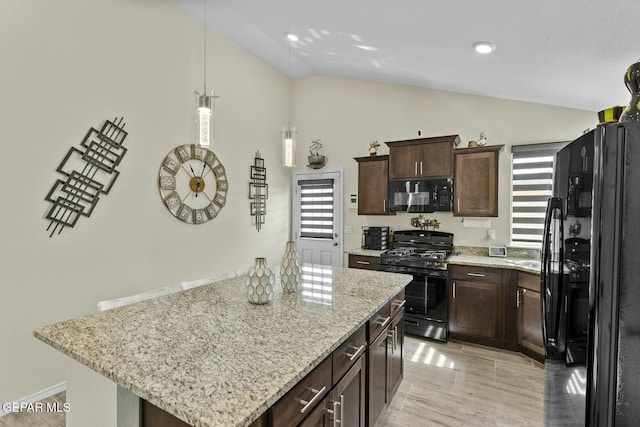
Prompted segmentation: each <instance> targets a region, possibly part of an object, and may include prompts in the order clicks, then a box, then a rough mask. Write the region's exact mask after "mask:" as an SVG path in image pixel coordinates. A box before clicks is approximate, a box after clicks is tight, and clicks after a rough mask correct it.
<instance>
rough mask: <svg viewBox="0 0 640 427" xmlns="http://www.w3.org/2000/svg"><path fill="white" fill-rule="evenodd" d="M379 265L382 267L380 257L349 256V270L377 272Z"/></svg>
mask: <svg viewBox="0 0 640 427" xmlns="http://www.w3.org/2000/svg"><path fill="white" fill-rule="evenodd" d="M378 265H380V258H378V257H375V256H366V255H354V254H349V268H361V269H364V270H377V269H378Z"/></svg>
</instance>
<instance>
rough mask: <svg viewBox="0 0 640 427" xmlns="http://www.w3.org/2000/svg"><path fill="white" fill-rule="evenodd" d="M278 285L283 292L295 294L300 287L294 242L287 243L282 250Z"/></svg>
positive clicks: (298, 265) (298, 266)
mask: <svg viewBox="0 0 640 427" xmlns="http://www.w3.org/2000/svg"><path fill="white" fill-rule="evenodd" d="M280 283H281V284H282V289H283V290H284V291H285V292H295V291H297V290H298V286H299V285H300V264H298V252H296V242H294V241H289V242H287V246H286V248H285V250H284V256H283V257H282V263H281V264H280Z"/></svg>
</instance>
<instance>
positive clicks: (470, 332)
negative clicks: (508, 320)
mask: <svg viewBox="0 0 640 427" xmlns="http://www.w3.org/2000/svg"><path fill="white" fill-rule="evenodd" d="M449 298H450V299H449V332H450V333H451V335H452V337H454V336H455V335H459V336H463V337H464V338H479V339H485V340H489V341H491V342H492V343H493V344H496V343H498V341H500V340H501V339H502V336H503V328H504V320H503V319H504V303H503V298H502V284H499V283H489V282H481V281H478V282H472V281H465V280H453V281H452V282H451V291H450V294H449Z"/></svg>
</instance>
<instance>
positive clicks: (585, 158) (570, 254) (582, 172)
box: [541, 122, 640, 427]
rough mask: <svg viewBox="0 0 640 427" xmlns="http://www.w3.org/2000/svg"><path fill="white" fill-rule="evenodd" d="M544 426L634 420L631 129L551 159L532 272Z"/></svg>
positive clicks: (639, 311) (639, 149) (637, 137)
mask: <svg viewBox="0 0 640 427" xmlns="http://www.w3.org/2000/svg"><path fill="white" fill-rule="evenodd" d="M541 288H542V292H543V294H542V297H541V310H542V329H543V340H544V346H545V358H546V360H545V371H546V384H545V422H546V424H547V425H575V426H583V425H586V426H598V427H601V426H635V425H639V423H640V123H636V122H633V123H619V124H618V123H616V124H608V125H600V126H598V127H597V128H596V129H594V130H592V131H590V132H588V133H586V134H584V135H582V136H581V137H580V138H578V139H576V140H575V141H573V142H571V143H569V144H568V145H567V146H566V147H564V148H563V149H562V150H560V151H559V152H558V153H557V154H556V160H555V168H554V179H553V197H551V198H550V199H549V202H548V205H547V211H546V216H545V223H544V238H543V248H542V272H541Z"/></svg>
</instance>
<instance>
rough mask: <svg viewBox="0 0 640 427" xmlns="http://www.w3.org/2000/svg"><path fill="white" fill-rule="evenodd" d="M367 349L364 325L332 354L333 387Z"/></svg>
mask: <svg viewBox="0 0 640 427" xmlns="http://www.w3.org/2000/svg"><path fill="white" fill-rule="evenodd" d="M366 349H367V337H366V330H365V325H362V327H361V328H360V329H358V330H357V331H356V332H355V333H354V334H353V335H351V336H350V337H349V338H348V339H347V340H346V341H345V342H344V343H342V344H341V345H340V347H338V348H337V349H335V351H334V352H333V385H335V384H336V383H337V382H338V381H340V378H342V376H343V375H344V374H345V373H346V372H347V371H348V370H349V368H350V367H351V366H352V365H353V364H354V363H355V362H356V360H358V357H360V356H361V355H363V354H364V353H365V351H366Z"/></svg>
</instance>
